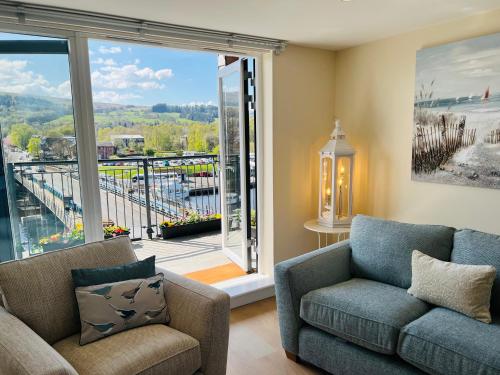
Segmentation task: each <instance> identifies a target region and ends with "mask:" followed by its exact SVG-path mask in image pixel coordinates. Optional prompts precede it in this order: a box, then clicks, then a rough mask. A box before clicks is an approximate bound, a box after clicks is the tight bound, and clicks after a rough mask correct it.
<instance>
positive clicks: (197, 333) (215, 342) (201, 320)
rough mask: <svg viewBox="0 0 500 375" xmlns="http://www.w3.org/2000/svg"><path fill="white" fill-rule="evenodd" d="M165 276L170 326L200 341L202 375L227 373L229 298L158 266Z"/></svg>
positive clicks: (218, 291)
mask: <svg viewBox="0 0 500 375" xmlns="http://www.w3.org/2000/svg"><path fill="white" fill-rule="evenodd" d="M157 270H158V272H162V273H163V274H164V275H165V284H164V289H165V296H166V299H167V306H168V310H169V314H170V326H171V327H172V328H175V329H177V330H179V331H181V332H184V333H186V334H188V335H189V336H191V337H194V338H195V339H197V340H198V341H199V342H200V349H201V372H202V373H203V374H204V375H223V374H225V373H226V365H227V348H228V341H229V313H230V307H229V295H228V294H227V293H225V292H223V291H221V290H218V289H215V288H213V287H211V286H208V285H204V284H201V283H199V282H196V281H193V280H189V279H187V278H185V277H182V276H179V275H177V274H175V273H172V272H170V271H167V270H165V269H162V268H159V267H157Z"/></svg>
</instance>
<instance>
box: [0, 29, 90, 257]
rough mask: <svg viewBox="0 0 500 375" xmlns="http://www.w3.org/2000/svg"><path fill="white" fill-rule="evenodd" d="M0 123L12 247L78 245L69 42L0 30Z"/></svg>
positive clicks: (21, 250)
mask: <svg viewBox="0 0 500 375" xmlns="http://www.w3.org/2000/svg"><path fill="white" fill-rule="evenodd" d="M0 45H1V47H2V48H1V49H0V51H1V52H0V128H1V138H2V151H3V154H2V157H3V164H4V165H3V167H4V173H5V178H6V185H7V199H6V200H3V201H2V202H1V203H2V204H4V205H7V204H8V206H9V208H10V210H9V212H10V223H11V231H12V242H13V251H14V252H15V256H16V258H21V257H25V256H29V255H33V254H37V253H40V252H43V251H50V250H55V249H58V248H62V247H65V246H68V245H74V244H78V243H82V242H83V240H84V238H83V217H82V215H83V211H82V204H81V197H80V185H79V169H78V161H77V141H76V135H75V126H74V120H73V102H72V95H71V83H70V67H69V61H68V42H67V41H66V40H63V39H53V38H40V37H35V36H27V35H19V34H7V33H2V34H0Z"/></svg>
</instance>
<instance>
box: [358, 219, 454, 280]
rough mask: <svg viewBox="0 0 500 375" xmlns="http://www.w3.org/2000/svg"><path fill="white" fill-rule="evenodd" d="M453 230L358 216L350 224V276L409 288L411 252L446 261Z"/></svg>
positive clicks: (448, 255) (437, 226) (450, 247)
mask: <svg viewBox="0 0 500 375" xmlns="http://www.w3.org/2000/svg"><path fill="white" fill-rule="evenodd" d="M454 231H455V230H454V229H453V228H449V227H444V226H440V225H415V224H404V223H398V222H395V221H389V220H382V219H377V218H373V217H368V216H363V215H358V216H356V217H355V218H354V220H353V222H352V228H351V239H350V242H351V248H352V271H353V275H354V276H356V277H362V278H365V279H371V280H375V281H380V282H383V283H387V284H391V285H394V286H397V287H400V288H405V289H408V288H409V287H410V285H411V253H412V251H413V250H420V251H421V252H423V253H425V254H427V255H430V256H432V257H434V258H437V259H440V260H445V261H448V260H449V259H450V254H451V249H452V245H453V234H454Z"/></svg>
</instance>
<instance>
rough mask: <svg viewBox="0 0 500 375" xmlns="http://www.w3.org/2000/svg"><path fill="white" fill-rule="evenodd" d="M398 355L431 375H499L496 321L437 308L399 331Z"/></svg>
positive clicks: (499, 339) (499, 331)
mask: <svg viewBox="0 0 500 375" xmlns="http://www.w3.org/2000/svg"><path fill="white" fill-rule="evenodd" d="M398 354H399V355H400V356H401V357H402V358H403V359H405V360H407V361H408V362H411V363H412V364H414V365H415V366H418V367H420V368H421V369H423V370H424V371H426V372H429V373H434V374H450V375H459V374H463V375H466V374H482V375H490V374H491V375H493V374H495V375H498V374H500V321H499V320H498V319H497V320H496V321H495V320H494V321H493V323H492V324H485V323H482V322H479V321H477V320H474V319H471V318H468V317H467V316H465V315H462V314H460V313H457V312H454V311H451V310H448V309H445V308H442V307H438V308H435V309H433V310H431V311H430V312H428V313H427V314H425V315H424V316H422V317H421V318H419V319H417V320H415V321H414V322H411V323H410V324H408V325H407V326H406V327H404V328H403V329H402V330H401V335H400V339H399V345H398Z"/></svg>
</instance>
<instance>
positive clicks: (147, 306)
mask: <svg viewBox="0 0 500 375" xmlns="http://www.w3.org/2000/svg"><path fill="white" fill-rule="evenodd" d="M75 293H76V299H77V301H78V308H79V310H80V320H81V325H82V331H81V336H80V345H85V344H88V343H90V342H93V341H96V340H99V339H102V338H104V337H106V336H110V335H113V334H115V333H118V332H121V331H125V330H127V329H131V328H135V327H140V326H143V325H146V324H167V323H168V321H169V320H170V317H169V315H168V309H167V302H166V300H165V294H164V293H163V274H162V273H159V274H157V275H155V276H153V277H150V278H148V279H134V280H127V281H119V282H116V283H109V284H100V285H93V286H86V287H79V288H76V290H75Z"/></svg>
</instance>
